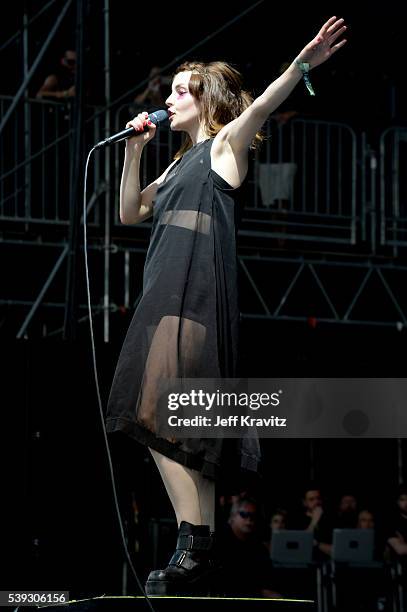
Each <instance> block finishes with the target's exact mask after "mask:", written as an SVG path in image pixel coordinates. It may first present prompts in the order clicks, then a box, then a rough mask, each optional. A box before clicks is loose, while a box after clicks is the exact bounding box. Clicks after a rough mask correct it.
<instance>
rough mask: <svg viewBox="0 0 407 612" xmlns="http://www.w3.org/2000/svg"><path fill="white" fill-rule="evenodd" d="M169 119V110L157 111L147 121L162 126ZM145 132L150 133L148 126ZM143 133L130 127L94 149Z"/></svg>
mask: <svg viewBox="0 0 407 612" xmlns="http://www.w3.org/2000/svg"><path fill="white" fill-rule="evenodd" d="M167 119H168V111H167V110H157V111H155V112H154V113H150V114H149V115H148V117H147V121H149V120H150V121H151V122H152V123H154V125H160V123H164V121H166V120H167ZM143 131H144V132H148V128H147V126H146V127H145V128H144V130H143ZM142 133H143V132H137V131H136V130H135V129H134V127H128V128H126V129H125V130H122V131H121V132H117V134H113V136H109V138H106V139H105V140H101V141H100V142H98V143H97V145H95V146H94V147H93V148H94V149H101V148H102V147H106V146H108V145H111V144H113V143H114V142H120V141H121V140H125V139H126V138H131V137H132V136H138V134H142Z"/></svg>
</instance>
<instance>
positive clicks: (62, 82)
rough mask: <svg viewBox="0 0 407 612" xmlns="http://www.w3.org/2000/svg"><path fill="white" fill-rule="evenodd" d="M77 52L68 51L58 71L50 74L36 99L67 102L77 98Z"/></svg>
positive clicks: (60, 62) (62, 58)
mask: <svg viewBox="0 0 407 612" xmlns="http://www.w3.org/2000/svg"><path fill="white" fill-rule="evenodd" d="M75 72H76V52H75V51H73V50H72V49H67V50H66V51H65V52H64V54H63V56H62V57H61V59H60V60H59V65H58V67H57V68H56V70H55V71H54V72H53V73H52V74H49V75H48V76H47V77H46V79H45V81H44V83H43V84H42V86H41V87H40V89H39V90H38V92H37V94H36V98H46V99H54V100H62V101H63V100H66V99H69V98H73V97H74V96H75Z"/></svg>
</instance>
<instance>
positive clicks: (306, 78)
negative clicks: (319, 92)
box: [294, 59, 315, 96]
mask: <svg viewBox="0 0 407 612" xmlns="http://www.w3.org/2000/svg"><path fill="white" fill-rule="evenodd" d="M294 63H295V65H296V66H297V67H298V68H299V70H300V71H301V73H302V77H303V79H304V83H305V86H306V88H307V89H308V92H309V95H310V96H315V91H314V88H313V87H312V85H311V81H310V79H309V76H308V73H309V69H310V65H309V63H308V62H300V60H297V59H296V60H294Z"/></svg>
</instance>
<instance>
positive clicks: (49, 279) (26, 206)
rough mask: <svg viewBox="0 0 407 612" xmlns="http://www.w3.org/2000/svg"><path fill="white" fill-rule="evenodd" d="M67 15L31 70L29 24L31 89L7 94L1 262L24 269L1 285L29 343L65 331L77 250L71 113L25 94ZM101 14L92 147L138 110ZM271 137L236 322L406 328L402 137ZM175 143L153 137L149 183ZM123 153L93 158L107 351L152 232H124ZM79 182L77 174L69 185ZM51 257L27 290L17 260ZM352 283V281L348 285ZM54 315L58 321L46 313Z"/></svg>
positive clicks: (287, 131)
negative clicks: (124, 95)
mask: <svg viewBox="0 0 407 612" xmlns="http://www.w3.org/2000/svg"><path fill="white" fill-rule="evenodd" d="M53 5H54V3H53V2H50V3H49V5H48V7H49V8H52V6H53ZM69 5H70V3H69V2H67V3H66V4H65V5H64V8H63V10H62V11H61V13H60V14H59V16H58V19H56V21H55V24H54V27H53V29H52V31H50V33H49V36H48V38H47V40H46V42H45V43H44V44H43V46H42V49H41V52H40V54H39V56H38V57H37V58H35V60H34V61H33V62H32V64H31V68H29V58H28V44H27V32H28V28H29V25H30V23H32V22H33V21H35V19H37V17H38V16H36V17H35V19H34V18H33V19H31V20H30V19H29V17H28V15H25V16H24V33H25V36H24V37H23V39H22V40H23V44H24V54H23V58H24V66H23V70H24V81H23V83H22V85H21V86H20V87H19V90H18V93H17V96H16V97H15V98H13V97H7V96H3V97H1V98H0V112H1V116H2V117H3V119H2V123H1V128H0V129H2V130H3V134H2V136H3V138H2V141H1V145H0V147H1V150H0V222H1V224H2V232H1V235H0V245H1V248H2V251H3V254H4V256H5V257H7V258H10V260H11V259H12V260H13V261H14V262H16V264H15V265H16V272H15V274H16V278H15V281H14V284H13V278H12V277H10V278H9V279H8V282H6V283H3V293H2V294H0V306H3V311H4V312H5V314H4V316H6V317H8V316H11V318H13V317H14V316H16V317H17V318H18V319H19V321H18V322H16V321H13V325H14V327H15V336H17V337H19V338H21V337H27V336H28V337H29V336H30V333H31V332H32V330H33V329H34V328H35V329H36V332H35V333H37V334H38V333H39V332H38V329H41V330H42V331H41V333H42V335H44V336H46V335H49V334H55V333H60V330H61V329H62V321H60V323H56V320H58V321H59V319H60V314H61V313H62V311H63V310H64V308H65V304H66V299H65V293H66V291H65V286H66V282H67V279H68V277H67V276H65V282H61V277H63V276H64V275H66V266H65V262H66V261H67V256H68V255H69V253H71V254H72V251H75V252H77V251H78V248H80V247H79V246H77V245H76V246H73V242H72V240H71V245H69V231H70V227H71V231H72V216H71V213H72V206H73V205H74V204H73V201H75V197H73V192H72V184H73V183H72V181H67V180H66V176H67V172H66V167H67V164H68V165H70V167H72V159H73V157H75V155H74V151H75V149H74V146H73V136H74V134H75V129H76V128H75V125H74V124H73V123H72V117H73V114H72V107H71V105H70V104H66V103H59V104H58V103H54V102H49V101H45V100H32V99H29V98H28V95H27V84H28V82H29V80H30V78H31V77H32V75H33V74H34V71H35V69H36V67H37V66H38V65H39V63H40V61H41V58H42V57H43V54H44V52H45V49H46V48H47V46H48V45H49V43H50V40H51V38H52V36H53V34H55V32H56V31H57V29H58V27H59V25H60V23H61V21H62V19H63V15H65V14H66V12H67V10H68V7H69ZM103 6H104V11H103V22H104V36H103V49H104V52H103V57H104V97H105V107H103V108H96V107H87V108H86V117H85V118H84V126H85V128H84V137H85V142H86V147H87V148H90V146H92V145H93V144H94V143H95V142H98V141H99V140H101V139H102V138H103V137H105V136H107V135H108V134H110V133H111V130H112V129H114V130H118V129H120V127H121V126H122V125H124V124H125V123H126V121H127V120H128V119H129V117H130V116H131V114H132V113H134V108H133V106H132V105H130V104H120V105H119V102H120V100H118V101H112V100H111V87H110V71H111V69H110V35H109V10H110V9H109V0H104V4H103ZM11 117H13V119H14V121H13V123H11V122H10V121H9V119H10V118H11ZM265 133H266V141H265V143H264V146H263V148H262V150H261V151H260V153H258V154H256V158H255V159H254V161H253V169H252V172H251V173H250V176H249V193H248V196H247V201H246V206H245V209H244V211H243V217H242V222H241V228H240V231H239V244H240V246H239V262H240V271H241V294H242V295H243V297H244V299H243V303H244V307H243V308H242V316H243V317H245V318H265V319H271V320H275V319H277V320H278V319H281V320H293V321H308V320H309V318H310V317H312V318H315V319H317V320H318V321H320V322H322V323H329V324H347V325H349V324H352V325H374V326H397V329H399V328H400V326H401V328H403V327H404V326H405V325H406V320H407V316H406V314H407V306H406V295H405V290H404V286H405V285H406V283H405V281H404V278H405V272H406V267H405V265H404V264H403V261H404V259H403V257H404V248H405V247H406V246H407V241H406V228H407V226H406V223H407V210H406V201H407V189H406V185H405V178H404V175H403V173H402V172H401V171H400V169H401V167H402V166H403V164H404V161H405V155H406V151H405V143H406V142H407V129H406V128H397V127H391V128H389V129H387V130H385V131H384V132H383V133H382V135H381V136H380V139H378V141H377V142H376V141H371V138H369V136H368V135H367V134H365V133H363V132H361V131H359V130H356V129H353V128H351V127H350V126H349V125H346V124H341V123H332V122H327V121H319V120H309V119H308V120H305V119H301V118H297V119H293V120H291V121H290V122H288V123H287V124H285V125H281V124H278V123H277V122H276V120H275V119H274V118H273V117H271V118H270V120H269V121H268V122H267V124H266V126H265ZM175 136H176V135H173V134H172V132H171V131H170V130H165V129H164V130H159V131H158V134H157V136H156V138H155V139H154V141H153V142H152V143H150V144H149V146H148V147H147V148H146V151H145V152H144V154H143V159H142V169H141V175H142V180H143V182H144V183H148V182H149V181H150V180H152V179H154V178H155V177H156V176H157V175H158V174H159V173H161V172H162V169H163V167H165V166H166V165H168V163H169V162H170V161H171V159H172V156H173V153H174V151H175V150H176V148H177V144H178V142H177V139H176V137H175ZM10 152H12V154H10ZM122 155H123V151H122V149H121V148H120V147H117V148H114V149H109V148H108V149H106V151H104V152H103V154H100V153H97V154H96V156H95V157H94V159H93V164H92V167H91V168H90V174H89V189H88V193H89V194H90V196H89V202H88V211H89V216H88V225H89V230H90V238H89V248H90V251H91V254H92V261H91V272H92V271H93V273H94V274H95V277H96V279H97V280H96V282H95V284H94V285H93V287H94V288H93V302H94V304H95V307H94V308H95V312H97V313H101V314H102V315H103V317H102V318H103V338H104V341H105V342H108V341H109V339H110V324H111V318H112V316H115V313H117V312H119V311H121V309H123V308H124V309H129V308H131V307H132V305H133V304H134V303H135V302H137V299H138V296H139V293H140V289H141V270H142V267H143V257H144V253H145V251H146V248H147V244H148V237H149V229H150V224H149V223H148V222H147V223H143V224H142V225H141V226H137V227H131V228H129V227H123V226H120V223H119V217H118V194H119V181H120V173H121V165H122ZM76 158H77V155H76ZM378 170H379V172H378ZM79 172H80V169H78V168H77V169H76V172H75V173H74V174H73V175H77V174H78V173H79ZM76 205H77V206H79V202H76ZM70 219H71V222H70ZM82 221H83V220H82ZM82 221H81V222H82ZM40 252H42V254H41V255H40ZM43 253H46V254H47V260H46V262H45V264H44V268H43V269H44V271H45V270H48V272H46V273H45V276H44V275H42V276H41V275H39V274H37V270H33V271H32V272H31V271H30V273H29V274H30V276H31V277H32V278H30V283H29V285H30V286H28V283H27V289H26V290H24V284H25V283H24V274H22V275H21V278H22V282H20V281H19V279H18V275H19V271H18V270H19V268H18V263H17V262H18V261H19V259H22V260H24V263H25V266H24V270H25V273H26V274H27V266H26V262H27V261H29V262H32V263H33V264H34V268H35V263H36V260H37V259H38V260H40V259H42V257H43ZM79 259H81V258H79ZM77 265H78V264H74V266H73V268H72V266H71V272H72V270H73V269H76V267H77ZM347 275H349V276H352V278H354V279H355V280H354V281H353V282H352V283H351V284H349V283H347V281H346V276H347ZM270 278H273V282H272V283H270V280H269V279H270ZM17 285H18V290H16V288H17ZM349 285H350V286H349ZM270 287H272V291H271V289H270ZM341 287H343V288H345V289H346V290H345V291H340V289H341ZM338 289H339V290H338ZM372 291H373V293H374V304H375V308H372V300H371V295H372ZM345 294H346V300H344V297H343V296H344V295H345ZM311 298H312V299H311ZM75 299H78V300H79V302H80V303H79V312H78V315H77V317H78V318H79V320H83V319H84V318H86V315H84V312H85V304H84V300H83V297H82V296H81V294H80V292H79V293H78V294H76V295H75ZM45 300H47V301H45ZM294 303H295V307H294V305H293V304H294ZM378 304H380V305H381V308H378V307H377V305H378ZM5 309H6V310H5ZM52 311H54V313H55V312H58V313H59V314H58V316H57V317H55V314H54V315H52V317H50V313H51V312H52Z"/></svg>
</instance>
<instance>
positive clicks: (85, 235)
mask: <svg viewBox="0 0 407 612" xmlns="http://www.w3.org/2000/svg"><path fill="white" fill-rule="evenodd" d="M96 149H97V146H95V147H93V149H91V150H90V151H89V154H88V157H87V159H86V165H85V179H84V184H83V253H84V260H85V275H86V295H87V305H88V313H89V330H90V339H91V345H92V359H93V373H94V377H95V386H96V395H97V400H98V407H99V414H100V421H101V425H102V431H103V439H104V442H105V447H106V455H107V459H108V463H109V474H110V481H111V484H112V491H113V499H114V506H115V509H116V514H117V519H118V523H119V529H120V535H121V539H122V544H123V548H124V552H125V555H126V559H127V562H128V564H129V567H130V569H131V571H132V573H133V576H134V577H135V579H136V582H137V585H138V587H139V589H140V592H141V593H142V594H143V596H144V598H145V601H146V602H147V605H148V606H149V608H150V610H151V612H156V611H155V609H154V608H153V605H152V603H151V601H150V598H149V597H148V595H147V593H146V592H145V590H144V588H143V585H142V584H141V581H140V579H139V577H138V575H137V572H136V570H135V569H134V566H133V563H132V560H131V558H130V554H129V551H128V549H127V544H126V538H125V535H124V528H123V521H122V517H121V515H120V508H119V502H118V499H117V489H116V482H115V478H114V472H113V464H112V456H111V454H110V448H109V442H108V440H107V435H106V428H105V422H104V416H103V407H102V399H101V395H100V386H99V376H98V370H97V363H96V350H95V338H94V334H93V319H92V305H91V296H90V281H89V267H88V235H87V225H86V214H87V211H86V183H87V177H88V165H89V160H90V156H91V155H92V153H93V152H94V151H95V150H96Z"/></svg>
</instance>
